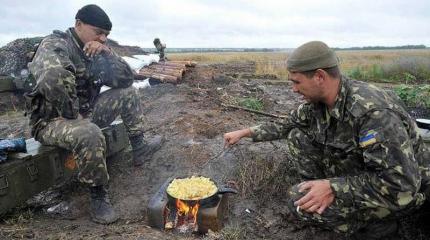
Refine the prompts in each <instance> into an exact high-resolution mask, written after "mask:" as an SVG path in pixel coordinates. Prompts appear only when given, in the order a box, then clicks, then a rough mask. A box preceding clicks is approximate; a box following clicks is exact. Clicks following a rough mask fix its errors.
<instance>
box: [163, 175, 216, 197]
mask: <svg viewBox="0 0 430 240" xmlns="http://www.w3.org/2000/svg"><path fill="white" fill-rule="evenodd" d="M217 191H218V188H217V186H216V185H215V183H214V182H213V181H212V180H210V179H209V178H206V177H196V176H192V177H189V178H177V179H174V180H173V181H172V182H171V183H170V185H169V186H168V187H167V193H169V195H170V196H172V197H174V198H178V199H182V200H198V199H203V198H206V197H209V196H212V195H214V194H215V193H216V192H217Z"/></svg>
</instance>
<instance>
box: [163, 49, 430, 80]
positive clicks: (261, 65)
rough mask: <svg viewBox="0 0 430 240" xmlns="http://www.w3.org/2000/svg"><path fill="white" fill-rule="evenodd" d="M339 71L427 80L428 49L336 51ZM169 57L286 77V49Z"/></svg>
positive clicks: (429, 72)
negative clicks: (246, 65)
mask: <svg viewBox="0 0 430 240" xmlns="http://www.w3.org/2000/svg"><path fill="white" fill-rule="evenodd" d="M336 53H337V55H338V57H339V60H340V65H341V69H342V72H344V73H345V74H346V75H348V76H350V77H353V78H355V79H357V80H364V81H372V82H389V83H394V84H402V83H403V84H416V83H421V84H424V83H429V81H430V49H414V50H372V51H358V50H357V51H337V52H336ZM169 58H170V59H172V60H191V61H197V62H199V63H234V62H252V63H255V74H256V75H264V74H274V75H276V76H277V77H278V78H280V79H287V78H288V71H287V70H286V63H287V58H288V53H286V52H264V53H263V52H251V53H249V52H246V53H244V52H231V53H175V54H169Z"/></svg>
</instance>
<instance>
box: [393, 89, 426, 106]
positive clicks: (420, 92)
mask: <svg viewBox="0 0 430 240" xmlns="http://www.w3.org/2000/svg"><path fill="white" fill-rule="evenodd" d="M394 92H395V93H396V94H397V95H398V96H399V97H400V98H401V99H402V100H403V102H404V103H405V104H406V105H407V106H410V107H424V108H430V85H418V86H410V85H398V86H395V87H394Z"/></svg>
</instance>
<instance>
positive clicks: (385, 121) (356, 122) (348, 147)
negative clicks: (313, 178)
mask: <svg viewBox="0 0 430 240" xmlns="http://www.w3.org/2000/svg"><path fill="white" fill-rule="evenodd" d="M292 128H300V129H301V130H302V131H303V132H305V133H306V134H307V135H308V136H309V138H310V139H312V144H313V145H315V146H318V147H319V148H320V149H321V165H322V166H323V168H324V172H325V174H326V177H327V178H328V179H329V180H330V184H331V187H332V189H333V191H334V192H335V196H336V197H337V198H340V199H342V200H343V201H344V202H349V203H351V204H353V205H354V206H356V207H358V208H369V207H370V208H372V207H383V208H388V209H390V210H394V211H397V210H400V209H403V208H406V207H407V206H412V205H416V204H417V205H420V204H421V203H422V202H423V201H424V199H425V196H424V194H423V193H422V191H423V190H422V189H420V188H421V184H425V185H428V184H427V183H428V179H429V176H430V174H429V173H430V171H429V164H428V163H425V162H428V161H430V153H429V150H428V149H426V148H425V146H424V143H423V141H422V139H421V137H420V136H419V134H418V133H417V126H416V123H415V121H414V120H413V119H411V117H410V116H409V114H408V113H407V112H406V110H405V108H404V107H403V105H402V103H401V102H400V100H399V99H398V98H397V97H396V96H395V94H394V93H392V92H389V91H383V90H380V89H378V88H377V87H375V86H373V85H370V84H367V83H364V82H359V81H353V80H349V79H347V78H346V77H342V80H341V88H340V90H339V93H338V97H337V100H336V103H335V106H334V108H333V109H331V110H328V109H327V108H326V106H325V105H323V104H311V103H304V104H302V105H301V106H299V107H298V109H296V110H294V111H292V112H291V116H290V118H289V119H288V120H286V121H285V122H283V123H267V124H262V125H258V126H255V127H252V128H251V132H252V137H253V140H254V141H266V140H273V139H280V138H286V137H287V135H288V133H289V131H290V130H291V129H292Z"/></svg>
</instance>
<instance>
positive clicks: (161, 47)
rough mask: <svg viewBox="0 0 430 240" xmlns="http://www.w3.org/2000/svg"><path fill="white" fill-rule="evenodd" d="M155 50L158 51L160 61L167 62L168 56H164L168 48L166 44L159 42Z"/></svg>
mask: <svg viewBox="0 0 430 240" xmlns="http://www.w3.org/2000/svg"><path fill="white" fill-rule="evenodd" d="M155 48H156V49H157V52H158V54H159V56H160V61H165V60H166V56H165V55H164V49H165V48H166V44H164V43H161V42H159V43H157V44H155Z"/></svg>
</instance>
